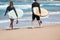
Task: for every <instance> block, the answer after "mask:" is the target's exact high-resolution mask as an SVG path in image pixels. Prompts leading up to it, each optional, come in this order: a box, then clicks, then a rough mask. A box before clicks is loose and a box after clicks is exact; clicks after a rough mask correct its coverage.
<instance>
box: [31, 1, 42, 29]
mask: <svg viewBox="0 0 60 40" xmlns="http://www.w3.org/2000/svg"><path fill="white" fill-rule="evenodd" d="M34 7H38V8H39V12H40V14H41V10H40V5H39V3H38V2H37V0H34V3H33V4H32V26H33V27H32V28H34V20H35V18H36V19H37V21H38V23H39V26H40V25H41V23H42V21H41V20H40V16H37V15H35V14H34V11H33V8H34Z"/></svg>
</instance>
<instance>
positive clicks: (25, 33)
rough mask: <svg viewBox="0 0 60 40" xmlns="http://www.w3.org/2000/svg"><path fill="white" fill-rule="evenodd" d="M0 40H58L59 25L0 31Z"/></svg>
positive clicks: (59, 38) (59, 35) (59, 34)
mask: <svg viewBox="0 0 60 40" xmlns="http://www.w3.org/2000/svg"><path fill="white" fill-rule="evenodd" d="M0 40H60V24H52V25H47V26H43V28H34V29H32V28H22V29H20V28H16V29H14V30H8V29H4V30H1V29H0Z"/></svg>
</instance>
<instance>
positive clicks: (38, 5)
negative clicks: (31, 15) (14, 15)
mask: <svg viewBox="0 0 60 40" xmlns="http://www.w3.org/2000/svg"><path fill="white" fill-rule="evenodd" d="M38 7H39V12H40V13H41V9H40V5H38Z"/></svg>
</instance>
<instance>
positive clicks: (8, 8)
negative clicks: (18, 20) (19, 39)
mask: <svg viewBox="0 0 60 40" xmlns="http://www.w3.org/2000/svg"><path fill="white" fill-rule="evenodd" d="M11 10H14V11H15V14H16V16H17V17H18V15H17V12H16V10H15V8H14V6H13V2H12V1H10V5H9V6H8V7H7V9H6V12H5V14H4V16H6V14H7V12H9V11H11ZM10 21H11V23H10V28H11V29H13V22H14V19H11V18H10Z"/></svg>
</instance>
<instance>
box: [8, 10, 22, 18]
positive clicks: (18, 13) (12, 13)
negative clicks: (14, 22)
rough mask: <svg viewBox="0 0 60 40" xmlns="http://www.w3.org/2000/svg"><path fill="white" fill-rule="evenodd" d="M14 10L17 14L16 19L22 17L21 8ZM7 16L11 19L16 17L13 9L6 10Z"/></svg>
mask: <svg viewBox="0 0 60 40" xmlns="http://www.w3.org/2000/svg"><path fill="white" fill-rule="evenodd" d="M16 12H17V15H18V19H19V18H22V16H23V10H22V9H16ZM8 16H9V18H11V19H17V16H16V14H15V12H14V10H11V11H9V12H8Z"/></svg>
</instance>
